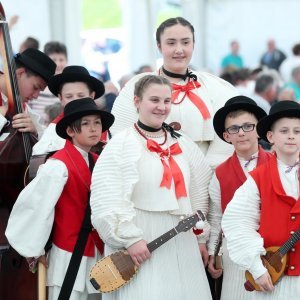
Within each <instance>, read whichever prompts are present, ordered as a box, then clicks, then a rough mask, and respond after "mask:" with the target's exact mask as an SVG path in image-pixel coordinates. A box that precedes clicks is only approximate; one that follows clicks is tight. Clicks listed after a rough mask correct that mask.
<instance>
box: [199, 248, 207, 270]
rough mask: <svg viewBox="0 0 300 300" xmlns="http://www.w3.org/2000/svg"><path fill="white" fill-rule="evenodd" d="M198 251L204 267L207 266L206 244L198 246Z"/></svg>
mask: <svg viewBox="0 0 300 300" xmlns="http://www.w3.org/2000/svg"><path fill="white" fill-rule="evenodd" d="M199 250H200V254H201V257H202V261H203V265H204V267H206V266H207V263H208V251H207V248H206V244H199Z"/></svg>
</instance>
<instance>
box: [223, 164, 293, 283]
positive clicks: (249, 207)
mask: <svg viewBox="0 0 300 300" xmlns="http://www.w3.org/2000/svg"><path fill="white" fill-rule="evenodd" d="M277 164H278V170H279V175H280V180H281V182H282V185H283V188H284V190H285V192H286V194H287V195H289V196H292V197H294V198H296V199H298V197H299V190H298V189H299V187H298V185H297V184H295V182H297V181H298V179H297V178H298V170H297V168H296V167H294V168H293V169H292V170H291V171H290V172H288V173H286V172H285V171H286V170H287V166H286V165H284V164H283V163H282V162H281V161H279V160H277ZM260 202H261V200H260V194H259V190H258V187H257V185H256V183H255V181H254V179H253V178H252V177H251V176H249V177H248V179H247V180H246V182H245V183H244V184H243V185H242V186H241V187H240V188H239V189H238V190H237V191H236V193H235V194H234V197H233V199H232V200H231V201H230V203H229V204H228V205H227V208H226V210H225V212H224V215H223V221H222V228H223V231H224V234H225V236H226V238H227V248H228V251H229V256H230V258H231V259H232V260H233V261H234V262H235V263H236V264H238V265H240V267H242V268H244V269H246V270H249V271H250V273H251V274H252V275H253V278H254V279H257V278H258V277H260V276H261V275H263V274H264V273H265V272H266V268H265V267H264V266H263V264H262V260H261V259H260V256H261V255H264V254H265V253H266V251H265V248H264V241H263V239H262V237H261V235H260V234H259V233H258V232H257V230H258V228H259V221H260Z"/></svg>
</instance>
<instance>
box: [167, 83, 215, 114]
mask: <svg viewBox="0 0 300 300" xmlns="http://www.w3.org/2000/svg"><path fill="white" fill-rule="evenodd" d="M200 86H201V84H200V83H199V82H198V81H189V82H188V83H187V84H185V85H178V84H175V83H172V87H173V92H172V98H171V100H172V103H174V104H176V102H175V101H176V99H177V98H178V95H179V94H180V93H181V92H183V93H185V94H184V96H183V98H182V100H181V101H183V99H184V98H185V96H187V97H188V98H189V99H190V100H191V101H192V102H193V104H194V105H196V107H197V108H198V109H199V111H200V112H201V114H202V116H203V119H204V120H207V119H209V118H210V117H211V116H210V113H209V110H208V108H207V106H206V104H205V103H204V101H203V100H202V99H201V98H200V97H199V96H198V95H196V94H194V93H193V92H192V90H194V89H195V88H199V87H200ZM181 101H180V102H181ZM180 102H179V103H180ZM179 103H177V104H179Z"/></svg>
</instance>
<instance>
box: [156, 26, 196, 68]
mask: <svg viewBox="0 0 300 300" xmlns="http://www.w3.org/2000/svg"><path fill="white" fill-rule="evenodd" d="M158 48H159V50H160V52H161V54H162V56H163V65H164V68H165V69H166V70H167V71H171V72H174V73H185V72H186V69H187V67H188V65H189V63H190V60H191V58H192V54H193V50H194V41H193V33H192V31H191V29H190V28H189V27H188V26H182V25H181V24H176V25H174V26H171V27H167V28H166V29H165V30H164V31H163V33H162V34H161V36H160V44H158Z"/></svg>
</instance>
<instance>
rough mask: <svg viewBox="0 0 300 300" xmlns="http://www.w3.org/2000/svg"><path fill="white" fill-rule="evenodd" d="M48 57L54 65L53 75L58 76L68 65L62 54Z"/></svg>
mask: <svg viewBox="0 0 300 300" xmlns="http://www.w3.org/2000/svg"><path fill="white" fill-rule="evenodd" d="M49 57H50V58H51V59H52V60H53V61H54V62H55V63H56V70H55V74H60V73H61V72H62V71H63V69H64V68H65V66H66V65H67V63H68V60H67V57H66V55H65V54H63V53H51V54H49Z"/></svg>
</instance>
